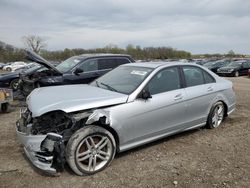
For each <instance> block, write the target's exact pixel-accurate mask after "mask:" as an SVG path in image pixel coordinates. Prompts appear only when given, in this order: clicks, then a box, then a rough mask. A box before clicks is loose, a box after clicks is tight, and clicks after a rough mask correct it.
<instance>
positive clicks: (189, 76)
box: [183, 66, 204, 87]
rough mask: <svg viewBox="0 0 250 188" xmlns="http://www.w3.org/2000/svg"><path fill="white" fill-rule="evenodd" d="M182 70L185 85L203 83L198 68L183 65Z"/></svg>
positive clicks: (201, 74)
mask: <svg viewBox="0 0 250 188" xmlns="http://www.w3.org/2000/svg"><path fill="white" fill-rule="evenodd" d="M183 72H184V76H185V80H186V84H187V87H192V86H197V85H201V84H204V78H203V73H202V70H201V69H200V68H198V67H193V66H184V67H183Z"/></svg>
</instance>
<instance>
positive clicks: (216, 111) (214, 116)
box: [207, 101, 225, 129]
mask: <svg viewBox="0 0 250 188" xmlns="http://www.w3.org/2000/svg"><path fill="white" fill-rule="evenodd" d="M224 114H225V107H224V104H223V103H222V102H220V101H219V102H217V103H215V104H214V105H213V107H212V108H211V110H210V113H209V115H208V119H207V127H208V128H210V129H213V128H217V127H219V126H220V124H221V122H222V121H223V119H224Z"/></svg>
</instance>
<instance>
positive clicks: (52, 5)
mask: <svg viewBox="0 0 250 188" xmlns="http://www.w3.org/2000/svg"><path fill="white" fill-rule="evenodd" d="M30 34H35V35H39V36H42V37H46V39H47V43H48V47H47V48H48V49H49V50H63V49H64V48H96V47H104V46H105V45H107V44H116V45H118V46H120V47H126V46H127V45H128V44H134V45H140V46H142V47H145V46H171V47H173V48H177V49H179V50H187V51H190V52H192V53H194V54H197V53H216V52H219V53H227V52H228V51H229V50H231V49H232V50H234V51H235V52H236V53H244V54H250V0H70V1H69V0H68V1H66V0H39V1H38V0H0V41H3V42H6V43H9V44H12V45H15V46H18V47H23V44H22V41H21V37H22V36H24V35H30Z"/></svg>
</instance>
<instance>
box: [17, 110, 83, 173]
mask: <svg viewBox="0 0 250 188" xmlns="http://www.w3.org/2000/svg"><path fill="white" fill-rule="evenodd" d="M20 116H21V117H20V119H19V120H18V121H17V123H16V132H17V136H18V139H19V140H20V142H21V143H22V145H23V146H24V151H25V154H26V155H27V157H28V158H29V160H30V161H31V162H32V164H33V165H34V166H35V167H37V168H38V169H40V170H42V171H44V172H47V173H49V174H55V173H57V172H58V171H60V170H62V169H63V168H64V164H65V146H66V144H67V141H68V140H69V138H70V136H71V135H72V134H73V133H74V132H75V131H76V130H77V129H79V128H80V126H82V125H83V123H85V122H84V121H86V120H87V113H81V114H77V115H68V114H66V113H64V112H62V111H58V112H51V113H48V114H45V115H42V116H41V117H38V118H32V113H31V112H30V111H29V110H28V108H23V109H21V112H20ZM85 116H86V117H85Z"/></svg>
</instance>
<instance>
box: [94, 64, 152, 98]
mask: <svg viewBox="0 0 250 188" xmlns="http://www.w3.org/2000/svg"><path fill="white" fill-rule="evenodd" d="M152 70H153V69H151V68H146V67H134V66H120V67H117V68H116V69H114V70H112V71H110V72H108V73H107V74H105V75H104V76H102V77H100V78H98V79H97V80H96V81H94V82H92V83H91V84H90V85H93V86H96V87H101V88H103V89H108V90H111V91H116V92H119V93H123V94H131V93H132V92H133V91H134V90H135V89H136V88H137V87H138V86H139V85H140V84H141V83H142V81H143V80H144V79H145V78H146V77H147V76H148V75H149V74H150V72H151V71H152Z"/></svg>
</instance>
